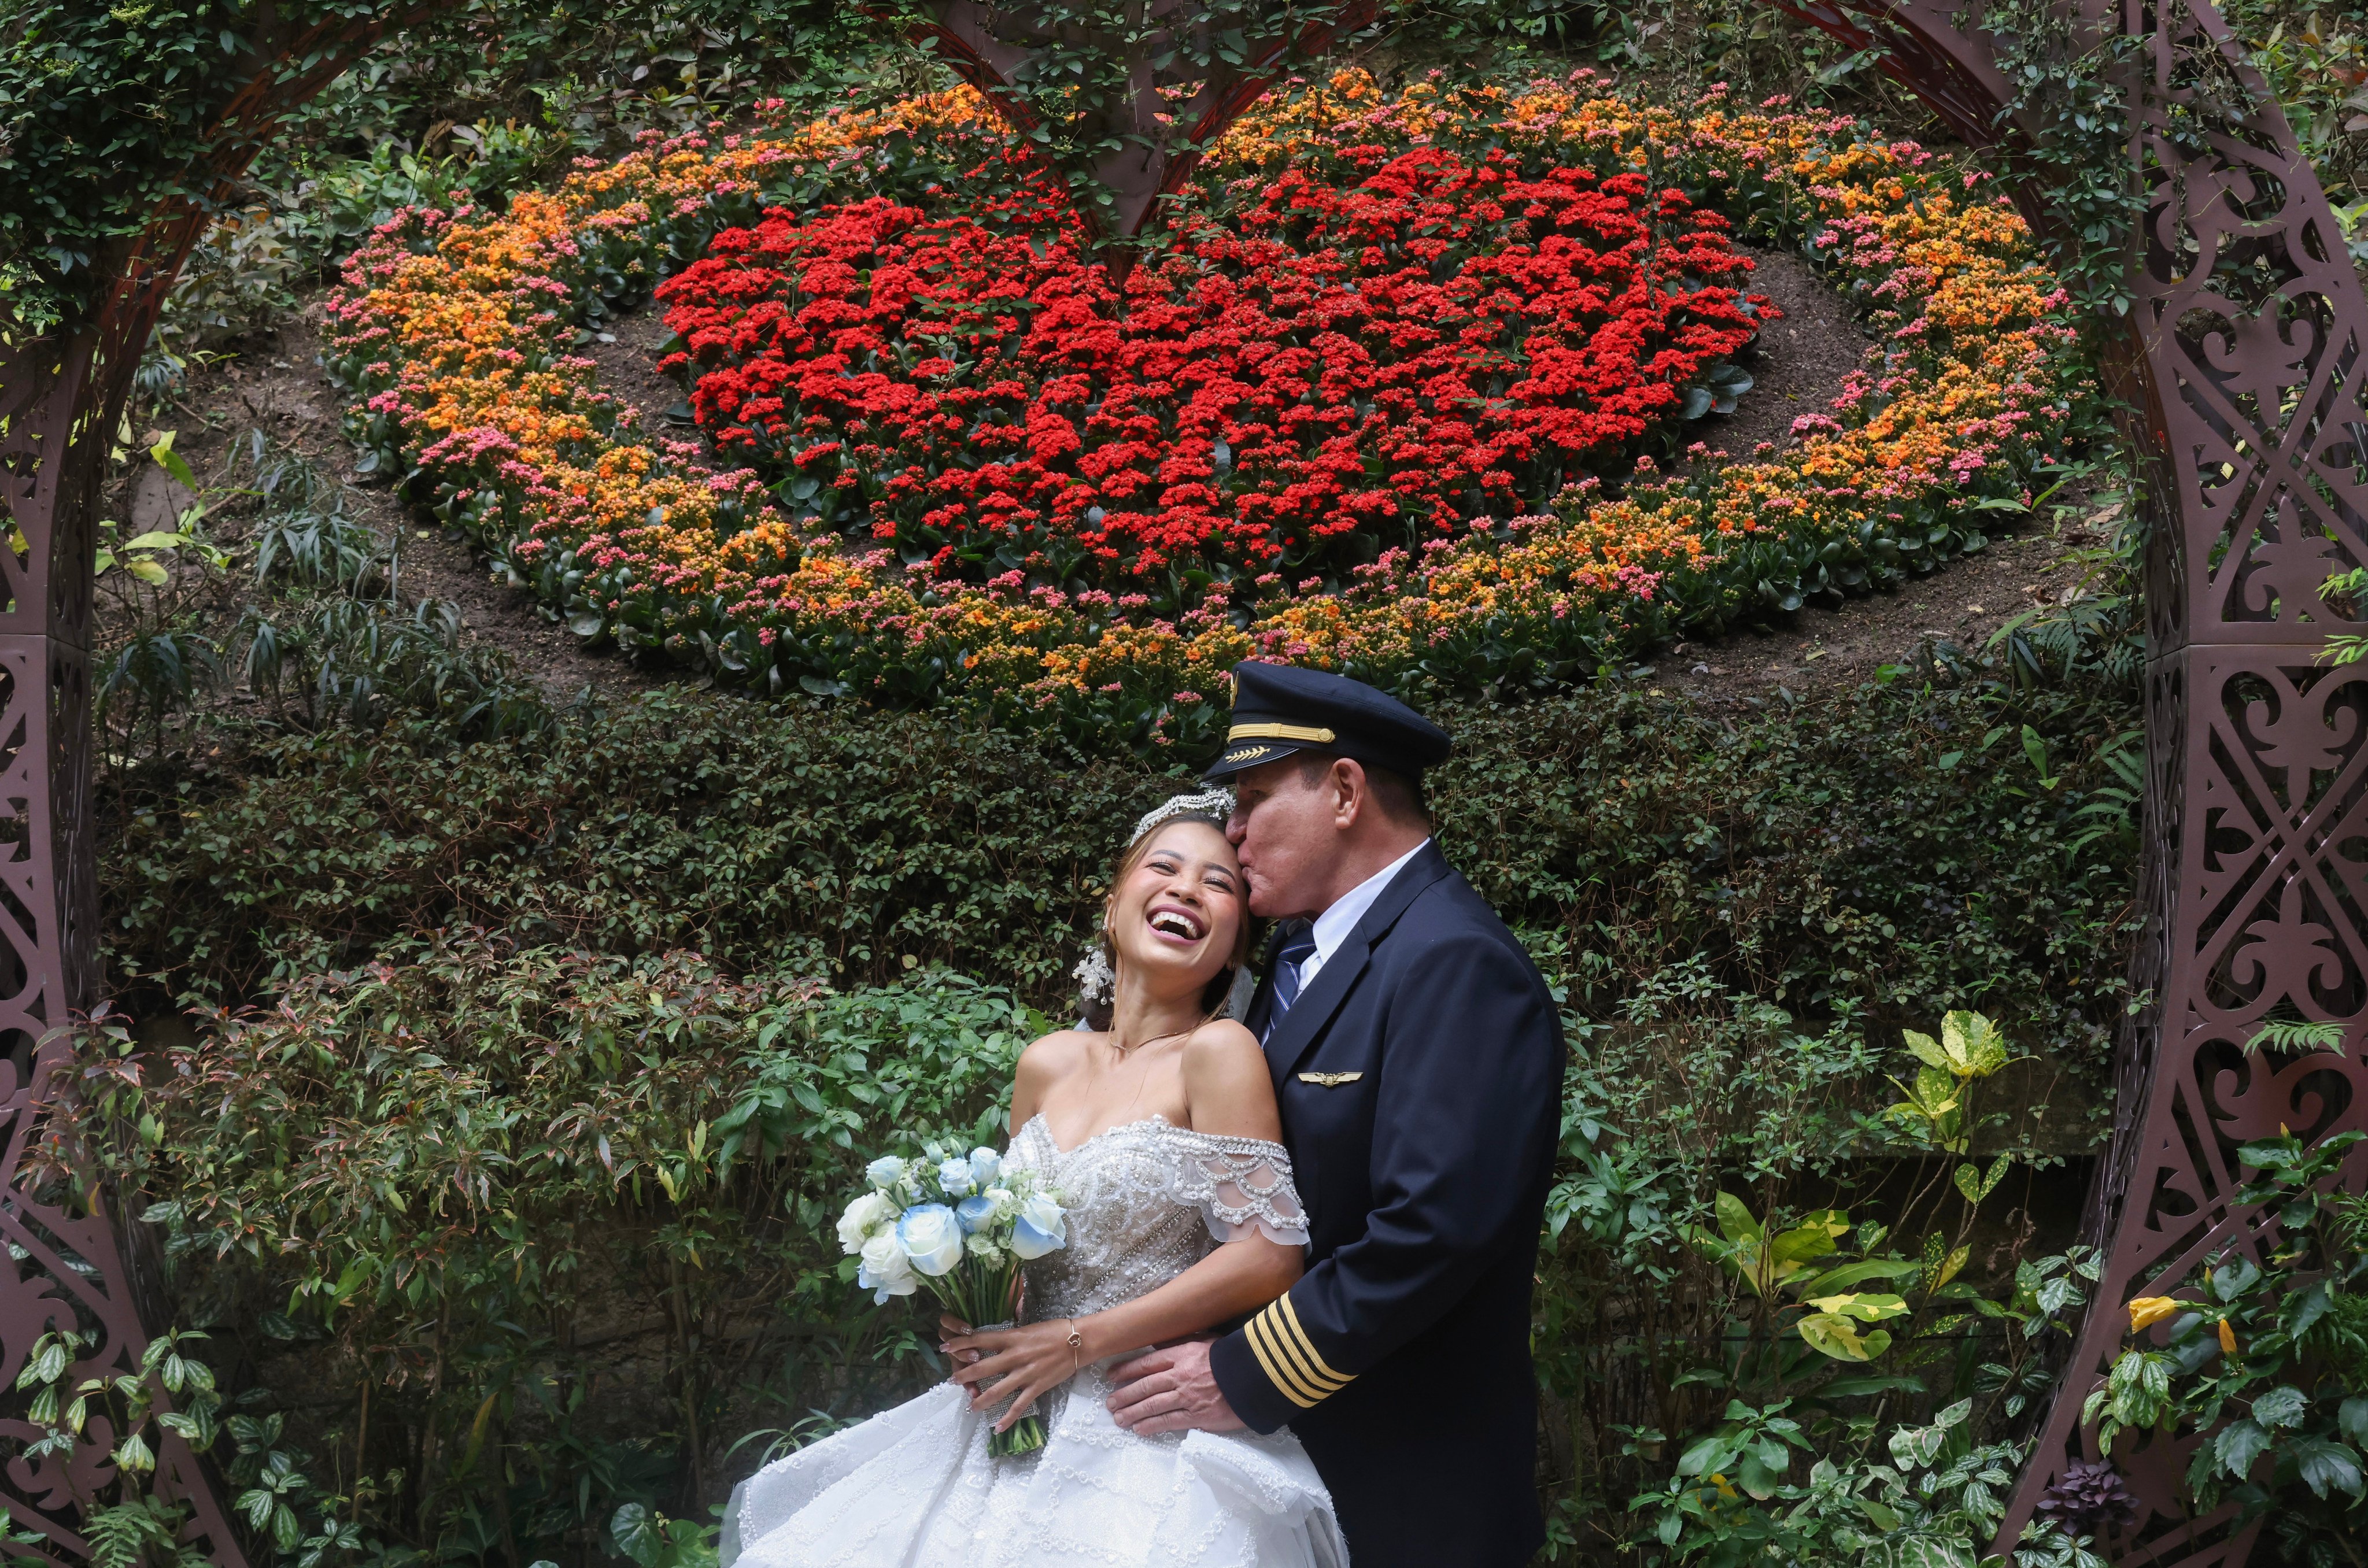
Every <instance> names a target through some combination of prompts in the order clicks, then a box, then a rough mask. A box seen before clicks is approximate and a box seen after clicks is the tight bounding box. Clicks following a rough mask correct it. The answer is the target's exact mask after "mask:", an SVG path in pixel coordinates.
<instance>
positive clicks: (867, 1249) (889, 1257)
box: [855, 1231, 921, 1306]
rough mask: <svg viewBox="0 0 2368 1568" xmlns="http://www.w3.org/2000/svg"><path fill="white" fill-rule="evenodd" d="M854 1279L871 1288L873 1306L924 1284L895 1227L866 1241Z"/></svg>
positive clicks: (884, 1302)
mask: <svg viewBox="0 0 2368 1568" xmlns="http://www.w3.org/2000/svg"><path fill="white" fill-rule="evenodd" d="M855 1282H856V1283H857V1284H858V1285H860V1286H862V1287H863V1288H864V1289H865V1290H869V1291H871V1302H872V1305H874V1306H882V1305H885V1304H886V1302H887V1301H888V1298H889V1297H891V1296H909V1295H911V1294H912V1293H913V1292H914V1291H915V1290H919V1289H920V1286H921V1282H920V1281H919V1280H917V1279H916V1278H913V1262H912V1259H910V1258H908V1257H906V1256H905V1249H904V1248H903V1247H902V1246H899V1245H898V1244H897V1243H896V1233H895V1232H894V1231H882V1232H881V1233H879V1234H878V1235H876V1236H873V1237H872V1238H871V1240H870V1241H867V1242H865V1243H864V1244H863V1267H861V1268H860V1269H858V1270H857V1271H856V1275H855Z"/></svg>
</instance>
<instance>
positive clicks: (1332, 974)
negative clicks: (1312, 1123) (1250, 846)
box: [1251, 842, 1447, 1083]
mask: <svg viewBox="0 0 2368 1568" xmlns="http://www.w3.org/2000/svg"><path fill="white" fill-rule="evenodd" d="M1446 875H1447V857H1446V856H1444V855H1442V854H1440V851H1439V846H1438V844H1437V843H1436V842H1433V843H1429V844H1426V845H1424V846H1422V849H1421V851H1420V853H1418V854H1417V855H1416V856H1415V858H1413V859H1411V860H1409V861H1407V862H1406V865H1405V867H1404V868H1403V869H1400V870H1399V872H1398V874H1397V875H1396V876H1395V877H1393V878H1392V879H1390V885H1389V886H1387V887H1385V888H1383V890H1382V895H1381V897H1379V898H1377V899H1375V900H1373V906H1372V908H1371V909H1368V910H1367V911H1365V917H1364V918H1363V919H1362V920H1360V921H1358V922H1357V928H1356V929H1355V930H1354V931H1352V932H1350V933H1349V936H1348V938H1347V939H1346V940H1344V941H1343V942H1342V943H1341V944H1340V947H1339V950H1338V951H1337V952H1335V953H1334V954H1333V955H1332V956H1331V957H1330V958H1328V959H1326V960H1324V967H1323V968H1322V969H1320V970H1318V971H1316V974H1315V983H1313V984H1311V985H1309V986H1308V988H1307V989H1306V990H1305V991H1304V992H1302V993H1300V996H1299V1000H1298V1001H1296V1002H1293V1003H1292V1005H1291V1011H1289V1012H1288V1013H1285V1014H1284V1015H1283V1016H1282V1022H1281V1023H1280V1024H1277V1025H1276V1026H1275V1030H1274V1034H1273V1036H1272V1037H1271V1038H1270V1039H1269V1040H1267V1042H1266V1060H1267V1065H1268V1066H1269V1067H1270V1068H1272V1069H1273V1070H1274V1076H1275V1081H1276V1082H1277V1083H1280V1082H1281V1081H1282V1079H1283V1078H1284V1077H1285V1076H1286V1075H1287V1074H1290V1073H1291V1072H1292V1069H1294V1068H1296V1067H1297V1066H1298V1065H1299V1059H1300V1058H1301V1057H1302V1056H1304V1055H1305V1054H1306V1053H1307V1048H1308V1046H1309V1045H1310V1044H1311V1043H1313V1042H1314V1040H1315V1037H1316V1035H1317V1034H1319V1033H1320V1032H1322V1030H1323V1028H1324V1026H1325V1025H1326V1024H1328V1023H1330V1022H1331V1021H1332V1015H1333V1014H1335V1013H1337V1012H1338V1011H1339V1010H1340V1004H1341V1003H1342V1002H1345V1001H1347V1000H1348V997H1349V992H1350V991H1351V990H1352V989H1354V988H1355V986H1356V983H1357V977H1358V976H1359V975H1360V974H1362V973H1364V972H1365V965H1366V964H1367V963H1368V962H1369V961H1370V960H1372V956H1373V948H1374V945H1375V944H1376V943H1378V942H1380V941H1381V939H1382V938H1383V937H1384V936H1386V935H1387V934H1388V933H1389V929H1390V927H1391V926H1395V925H1396V924H1397V919H1398V916H1399V915H1404V914H1405V913H1406V906H1407V905H1408V904H1410V903H1413V902H1414V901H1415V895H1416V894H1417V893H1419V892H1422V891H1423V889H1425V888H1427V887H1429V886H1430V884H1431V883H1433V882H1435V881H1439V880H1440V878H1441V877H1444V876H1446ZM1272 992H1273V982H1272V980H1271V979H1269V980H1268V981H1265V982H1262V983H1260V984H1259V987H1258V996H1259V1000H1258V1003H1257V1004H1254V1005H1253V1006H1252V1009H1251V1010H1252V1011H1253V1012H1258V1010H1259V1008H1260V1007H1262V1006H1271V1005H1272V1004H1271V997H1272ZM1259 1017H1261V1019H1262V1018H1263V1017H1264V1014H1263V1013H1259Z"/></svg>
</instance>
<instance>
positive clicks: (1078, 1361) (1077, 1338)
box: [1061, 1318, 1086, 1372]
mask: <svg viewBox="0 0 2368 1568" xmlns="http://www.w3.org/2000/svg"><path fill="white" fill-rule="evenodd" d="M1061 1321H1062V1322H1064V1323H1065V1324H1068V1325H1069V1370H1071V1371H1073V1372H1076V1371H1082V1370H1083V1369H1085V1365H1086V1336H1085V1335H1082V1334H1079V1333H1078V1332H1077V1320H1076V1319H1075V1318H1064V1319H1062V1320H1061Z"/></svg>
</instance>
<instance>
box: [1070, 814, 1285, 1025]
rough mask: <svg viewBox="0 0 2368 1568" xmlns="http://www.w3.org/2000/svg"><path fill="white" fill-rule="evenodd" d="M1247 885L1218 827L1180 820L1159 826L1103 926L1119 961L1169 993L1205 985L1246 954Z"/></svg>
mask: <svg viewBox="0 0 2368 1568" xmlns="http://www.w3.org/2000/svg"><path fill="white" fill-rule="evenodd" d="M1246 887H1247V884H1246V883H1245V881H1243V878H1242V863H1241V861H1240V860H1238V859H1236V858H1235V856H1234V846H1232V845H1230V844H1228V843H1226V842H1225V835H1224V833H1223V832H1222V831H1220V830H1219V829H1217V828H1215V827H1213V826H1212V825H1210V824H1207V823H1199V822H1178V823H1170V824H1167V826H1165V827H1162V828H1158V829H1156V830H1155V831H1154V832H1153V833H1152V835H1151V836H1150V837H1149V838H1147V839H1145V840H1144V846H1143V849H1142V852H1141V853H1139V854H1137V855H1135V856H1134V857H1133V859H1132V862H1131V864H1129V865H1128V867H1127V869H1126V870H1125V872H1124V873H1123V874H1122V875H1121V877H1120V878H1119V881H1118V884H1117V886H1115V887H1113V888H1112V889H1111V890H1110V912H1109V915H1108V917H1107V921H1106V924H1105V928H1106V929H1107V930H1108V931H1109V933H1110V946H1111V948H1112V949H1114V950H1115V951H1116V953H1117V955H1118V960H1119V964H1120V967H1121V969H1136V970H1137V972H1140V973H1143V974H1144V975H1145V976H1146V978H1150V979H1152V982H1153V984H1154V985H1155V986H1156V987H1157V988H1158V989H1160V990H1163V991H1165V990H1167V989H1169V988H1170V986H1175V987H1178V988H1182V987H1186V986H1191V985H1206V984H1207V983H1209V982H1210V981H1212V980H1213V979H1215V978H1216V974H1217V971H1219V970H1222V969H1224V968H1225V967H1226V966H1227V965H1228V964H1235V963H1238V962H1239V961H1240V960H1241V957H1242V946H1243V942H1242V938H1243V937H1244V935H1245V934H1246V932H1247V926H1248V923H1249V906H1248V903H1247V893H1246ZM1138 966H1140V967H1139V968H1138Z"/></svg>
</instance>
